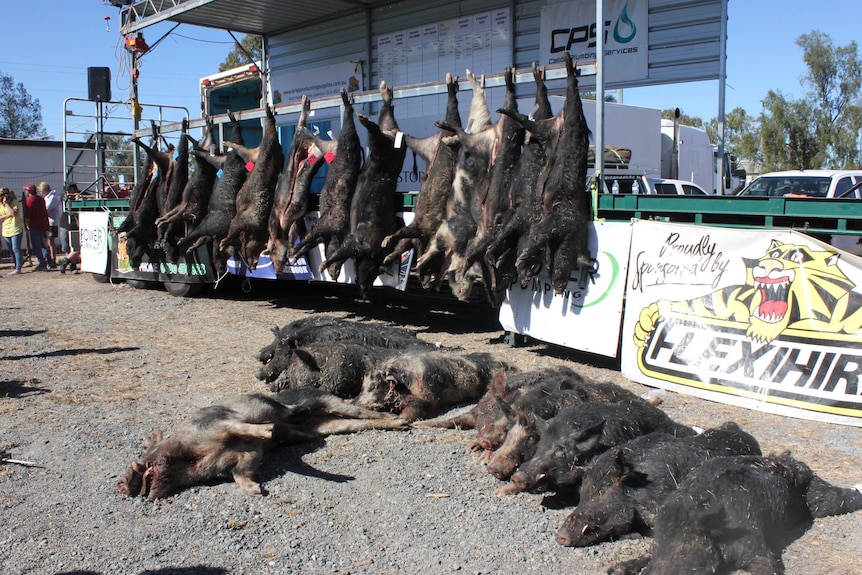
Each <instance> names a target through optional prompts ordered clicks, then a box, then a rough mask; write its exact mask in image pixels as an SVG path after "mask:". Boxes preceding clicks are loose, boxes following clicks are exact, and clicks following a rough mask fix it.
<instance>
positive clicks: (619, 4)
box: [539, 0, 648, 88]
mask: <svg viewBox="0 0 862 575" xmlns="http://www.w3.org/2000/svg"><path fill="white" fill-rule="evenodd" d="M604 16H605V22H604V26H603V27H602V32H603V34H604V35H603V42H604V48H605V68H604V69H605V82H607V83H614V82H631V81H634V80H643V79H646V78H647V77H648V67H647V65H648V54H647V25H648V12H647V0H605V2H604ZM539 33H540V40H539V65H540V66H553V65H559V64H561V63H562V62H563V54H564V53H565V52H568V53H569V54H570V55H571V56H572V59H573V60H574V61H575V62H579V61H586V60H595V59H596V36H597V34H598V32H597V27H596V3H595V2H592V1H580V2H566V3H562V4H551V5H549V6H544V7H542V18H541V24H540V32H539ZM580 84H581V86H582V88H583V87H584V86H595V84H596V81H595V77H594V76H584V77H583V78H582V79H581V80H580Z"/></svg>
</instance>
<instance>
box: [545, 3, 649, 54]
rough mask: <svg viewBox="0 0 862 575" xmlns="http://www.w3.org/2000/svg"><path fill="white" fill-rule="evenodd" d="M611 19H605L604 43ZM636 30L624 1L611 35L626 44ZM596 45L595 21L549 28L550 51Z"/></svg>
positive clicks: (606, 41) (620, 42) (556, 51)
mask: <svg viewBox="0 0 862 575" xmlns="http://www.w3.org/2000/svg"><path fill="white" fill-rule="evenodd" d="M610 25H611V21H610V20H605V25H604V28H605V31H604V43H605V44H607V43H608V28H610ZM637 33H638V30H637V26H635V23H634V21H633V20H632V19H631V17H630V16H629V5H628V3H626V4H625V5H624V6H623V9H622V11H620V14H619V16H617V19H616V21H615V22H614V28H613V37H614V41H615V42H616V43H617V44H628V43H629V42H631V41H632V40H634V38H635V36H637ZM583 44H586V47H587V48H595V47H596V23H595V22H593V23H591V24H583V25H581V26H573V27H571V28H557V29H555V30H551V53H552V54H555V53H558V52H569V51H571V50H572V47H575V49H576V50H578V49H581V48H583V46H582V45H583Z"/></svg>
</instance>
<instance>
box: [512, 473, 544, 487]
mask: <svg viewBox="0 0 862 575" xmlns="http://www.w3.org/2000/svg"><path fill="white" fill-rule="evenodd" d="M544 478H545V474H544V473H540V474H539V475H537V476H536V478H535V479H533V478H532V477H530V475H528V474H527V473H524V472H523V471H516V472H515V473H513V474H512V477H511V479H510V481H511V482H512V483H514V484H515V486H516V487H517V488H518V489H520V490H521V491H527V490H529V489H531V488H533V487H534V486H535V485H537V484H538V483H539V482H541V481H542V480H543V479H544Z"/></svg>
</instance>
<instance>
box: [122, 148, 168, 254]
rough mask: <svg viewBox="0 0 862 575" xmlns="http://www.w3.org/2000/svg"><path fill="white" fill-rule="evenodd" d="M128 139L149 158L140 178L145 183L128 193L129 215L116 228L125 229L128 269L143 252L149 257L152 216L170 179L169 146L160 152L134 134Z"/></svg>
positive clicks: (153, 226)
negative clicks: (144, 185) (144, 174)
mask: <svg viewBox="0 0 862 575" xmlns="http://www.w3.org/2000/svg"><path fill="white" fill-rule="evenodd" d="M132 141H133V142H134V143H135V144H136V145H137V146H139V147H140V148H141V149H143V150H144V151H145V152H146V154H147V158H148V159H149V164H148V175H147V177H146V178H144V181H145V182H146V183H147V185H146V187H143V186H142V187H140V188H136V190H135V192H136V193H133V194H132V198H131V204H130V213H129V216H128V217H127V218H126V221H124V222H123V224H122V225H121V226H120V228H119V230H118V231H119V232H120V233H125V240H126V254H127V255H128V256H129V263H130V265H131V267H132V269H137V268H138V266H140V265H141V262H142V261H143V258H144V255H147V256H148V257H153V253H152V248H153V247H154V246H155V242H156V219H157V218H158V217H159V215H160V214H161V210H162V207H163V206H164V197H165V190H166V189H167V187H168V184H169V182H170V175H171V167H172V159H171V155H172V152H173V148H172V147H169V148H168V151H166V152H162V151H159V150H156V149H155V147H153V146H148V145H146V144H144V143H143V142H141V141H140V139H138V138H132ZM157 141H158V140H157V137H154V138H153V145H155V143H156V142H157Z"/></svg>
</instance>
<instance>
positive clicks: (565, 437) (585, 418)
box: [496, 398, 695, 495]
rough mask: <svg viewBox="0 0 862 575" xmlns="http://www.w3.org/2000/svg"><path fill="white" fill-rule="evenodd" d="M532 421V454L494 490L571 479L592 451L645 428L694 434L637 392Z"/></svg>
mask: <svg viewBox="0 0 862 575" xmlns="http://www.w3.org/2000/svg"><path fill="white" fill-rule="evenodd" d="M535 423H536V424H537V425H538V426H539V429H540V434H541V439H539V442H538V445H537V446H536V452H535V455H533V457H532V458H530V459H529V460H527V461H526V462H525V463H524V464H523V465H521V466H520V467H519V468H518V471H516V472H515V473H513V474H512V478H511V484H510V485H508V486H506V487H501V488H500V489H498V490H497V491H496V493H497V495H505V494H508V493H517V492H519V491H529V490H537V489H544V488H546V487H553V488H559V487H564V486H569V485H573V484H575V483H577V482H578V481H580V478H581V476H582V475H583V473H584V471H585V466H586V465H588V464H589V463H590V462H591V461H592V460H593V459H594V458H595V457H596V456H597V455H599V454H600V453H603V452H605V451H607V450H608V449H610V448H611V447H614V446H616V445H619V444H620V443H623V442H624V441H628V440H630V439H634V438H635V437H639V436H641V435H646V434H647V433H652V432H654V431H662V432H665V433H669V434H671V435H675V436H679V437H685V436H690V435H694V434H695V431H694V430H693V429H692V428H690V427H687V426H685V425H681V424H679V423H676V422H675V421H673V420H672V419H671V418H670V417H668V416H667V414H666V413H665V412H664V411H662V410H661V409H659V408H657V407H655V406H653V405H650V404H649V403H647V402H646V401H645V400H643V399H640V398H636V399H625V400H622V401H618V402H616V403H598V402H595V401H588V402H585V403H581V404H579V405H574V406H572V407H567V408H564V409H561V410H560V411H559V412H558V413H557V415H555V416H554V417H553V418H552V419H551V420H549V421H547V422H545V421H543V420H541V419H539V418H535Z"/></svg>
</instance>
